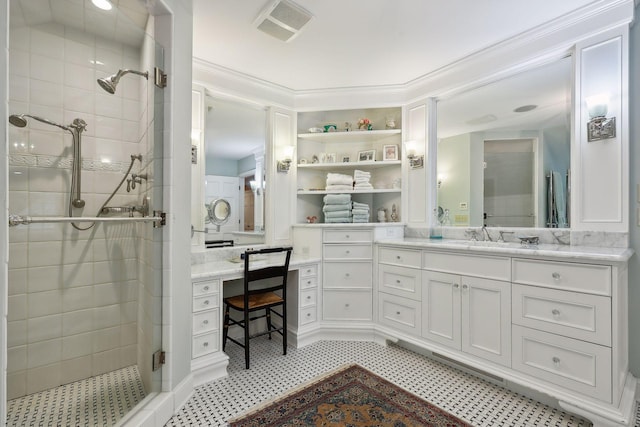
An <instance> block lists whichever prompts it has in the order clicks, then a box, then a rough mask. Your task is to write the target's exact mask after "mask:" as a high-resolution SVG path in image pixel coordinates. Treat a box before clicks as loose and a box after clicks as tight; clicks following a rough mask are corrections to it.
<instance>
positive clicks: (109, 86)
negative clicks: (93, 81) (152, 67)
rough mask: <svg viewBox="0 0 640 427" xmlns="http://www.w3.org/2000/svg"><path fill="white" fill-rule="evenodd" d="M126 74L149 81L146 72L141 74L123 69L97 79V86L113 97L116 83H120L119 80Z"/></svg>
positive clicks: (140, 72)
mask: <svg viewBox="0 0 640 427" xmlns="http://www.w3.org/2000/svg"><path fill="white" fill-rule="evenodd" d="M128 73H132V74H137V75H139V76H142V77H144V78H145V79H149V72H147V71H145V72H142V71H136V70H128V69H125V70H118V72H117V73H115V74H114V75H112V76H109V77H103V78H101V79H98V84H99V85H100V87H101V88H102V89H104V90H106V91H107V92H109V93H110V94H112V95H113V94H114V93H116V86H118V82H119V81H120V78H121V77H122V76H124V75H125V74H128Z"/></svg>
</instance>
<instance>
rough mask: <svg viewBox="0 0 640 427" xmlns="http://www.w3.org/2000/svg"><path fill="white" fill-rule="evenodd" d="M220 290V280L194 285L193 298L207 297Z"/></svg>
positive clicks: (195, 283)
mask: <svg viewBox="0 0 640 427" xmlns="http://www.w3.org/2000/svg"><path fill="white" fill-rule="evenodd" d="M219 290H220V280H218V279H216V280H211V281H207V282H194V283H193V296H194V297H197V296H199V295H207V294H213V293H217V292H219Z"/></svg>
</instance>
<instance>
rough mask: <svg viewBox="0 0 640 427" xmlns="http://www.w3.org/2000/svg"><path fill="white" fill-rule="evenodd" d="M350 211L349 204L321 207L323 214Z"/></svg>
mask: <svg viewBox="0 0 640 427" xmlns="http://www.w3.org/2000/svg"><path fill="white" fill-rule="evenodd" d="M348 210H351V203H339V204H325V205H323V206H322V211H323V212H335V211H348Z"/></svg>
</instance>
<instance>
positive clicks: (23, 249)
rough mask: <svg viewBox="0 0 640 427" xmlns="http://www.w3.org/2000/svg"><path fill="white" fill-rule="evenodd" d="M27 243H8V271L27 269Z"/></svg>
mask: <svg viewBox="0 0 640 427" xmlns="http://www.w3.org/2000/svg"><path fill="white" fill-rule="evenodd" d="M27 248H28V244H27V243H9V269H11V270H12V269H17V268H25V267H27V253H28V252H27Z"/></svg>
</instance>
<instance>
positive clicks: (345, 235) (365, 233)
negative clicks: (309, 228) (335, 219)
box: [323, 229, 373, 243]
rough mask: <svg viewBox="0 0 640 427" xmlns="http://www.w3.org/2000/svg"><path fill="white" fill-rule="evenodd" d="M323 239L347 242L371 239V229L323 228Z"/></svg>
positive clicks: (370, 240)
mask: <svg viewBox="0 0 640 427" xmlns="http://www.w3.org/2000/svg"><path fill="white" fill-rule="evenodd" d="M323 241H324V242H325V243H348V242H369V243H371V242H372V241H373V232H372V231H371V230H355V229H351V230H324V234H323Z"/></svg>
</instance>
